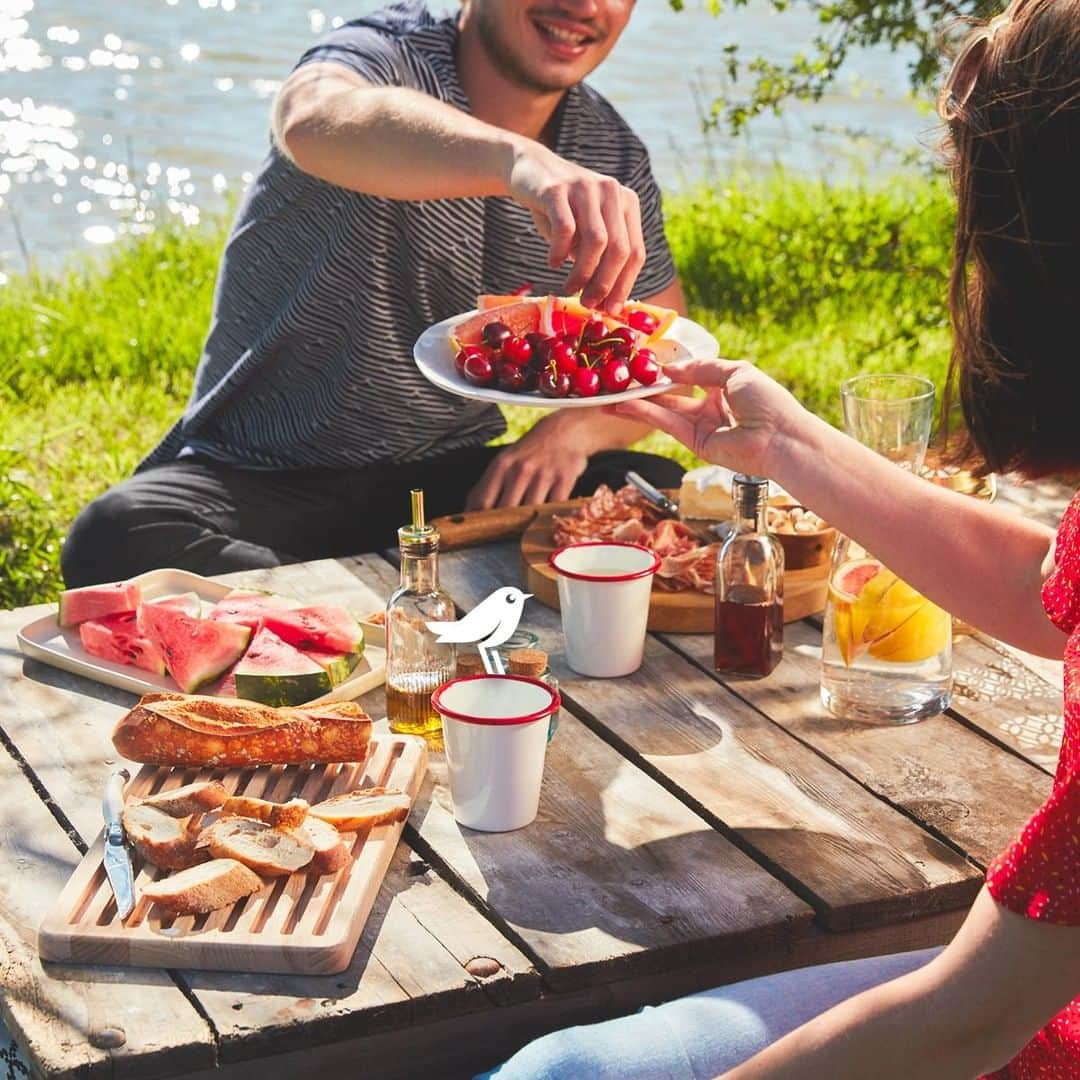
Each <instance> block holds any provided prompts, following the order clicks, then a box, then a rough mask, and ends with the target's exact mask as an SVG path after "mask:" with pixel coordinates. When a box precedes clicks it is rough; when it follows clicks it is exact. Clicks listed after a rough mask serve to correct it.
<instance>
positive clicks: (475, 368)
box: [463, 352, 495, 386]
mask: <svg viewBox="0 0 1080 1080" xmlns="http://www.w3.org/2000/svg"><path fill="white" fill-rule="evenodd" d="M463 374H464V376H465V378H466V379H468V380H469V382H471V383H472V384H473V386H490V385H491V384H492V383H493V382H494V381H495V364H494V362H493V361H492V359H491V357H490V356H488V355H487V354H486V353H482V352H475V353H473V354H472V356H470V357H468V358H467V359H466V361H465V368H464V371H463Z"/></svg>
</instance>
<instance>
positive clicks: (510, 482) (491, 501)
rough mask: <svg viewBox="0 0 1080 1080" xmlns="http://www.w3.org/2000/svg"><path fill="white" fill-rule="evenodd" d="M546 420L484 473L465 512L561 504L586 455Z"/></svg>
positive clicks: (583, 466)
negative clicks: (531, 504)
mask: <svg viewBox="0 0 1080 1080" xmlns="http://www.w3.org/2000/svg"><path fill="white" fill-rule="evenodd" d="M557 419H558V418H556V417H549V418H547V419H546V420H541V421H540V422H539V423H538V424H537V425H536V426H535V427H534V428H532V430H530V431H528V432H526V434H524V435H523V436H522V437H521V438H520V439H519V440H518V441H517V442H516V443H513V444H512V445H510V446H508V447H507V448H506V449H505V450H503V451H502V452H501V453H500V454H499V455H498V457H496V458H495V459H494V461H492V463H491V464H490V465H489V466H488V467H487V469H486V470H485V471H484V475H483V476H481V477H480V479H479V481H478V482H477V484H476V486H475V487H474V488H473V489H472V491H470V492H469V497H468V499H467V500H466V501H465V507H466V509H468V510H490V509H491V508H492V507H493V506H521V505H523V504H529V503H542V502H561V501H562V500H563V499H568V498H570V493H571V492H572V491H573V490H574V485H575V484H576V483H577V482H578V478H579V477H580V476H581V474H582V473H583V472H584V471H585V466H586V464H588V460H589V457H588V453H587V452H586V451H585V450H584V449H581V448H580V442H579V441H574V440H569V439H566V438H565V437H564V436H563V435H561V434H559V432H558V430H557V426H556V425H555V424H553V423H552V422H551V421H552V420H557Z"/></svg>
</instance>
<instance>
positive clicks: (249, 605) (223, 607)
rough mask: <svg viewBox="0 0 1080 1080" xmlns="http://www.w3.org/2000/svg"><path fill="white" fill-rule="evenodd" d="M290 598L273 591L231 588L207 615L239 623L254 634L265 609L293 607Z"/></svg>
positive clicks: (277, 609) (279, 609)
mask: <svg viewBox="0 0 1080 1080" xmlns="http://www.w3.org/2000/svg"><path fill="white" fill-rule="evenodd" d="M295 606H296V604H295V602H294V601H292V600H286V599H285V597H284V596H275V595H274V594H273V593H267V592H255V591H253V590H248V589H233V591H232V592H231V593H228V594H227V595H226V596H224V597H222V598H221V599H220V600H219V601H218V602H217V603H216V604H215V605H214V606H213V607H212V608H211V609H210V611H209V613H208V615H207V617H208V618H210V619H214V620H219V621H221V622H231V623H239V624H240V625H241V626H246V627H248V628H249V629H250V630H251V632H252V633H253V634H254V633H255V632H256V631H257V630H258V629H259V627H260V626H261V625H262V621H263V615H264V614H265V613H266V612H267V611H281V610H285V609H288V608H292V607H295Z"/></svg>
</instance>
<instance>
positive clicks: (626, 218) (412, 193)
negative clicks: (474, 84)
mask: <svg viewBox="0 0 1080 1080" xmlns="http://www.w3.org/2000/svg"><path fill="white" fill-rule="evenodd" d="M273 127H274V137H275V140H276V142H277V144H278V146H280V147H281V148H282V150H283V152H284V153H286V154H287V155H288V156H289V157H290V158H291V159H292V161H293V162H294V163H295V164H296V166H297V167H298V168H300V169H302V170H303V171H304V172H307V173H311V174H312V175H313V176H317V177H319V178H320V179H322V180H326V181H328V182H330V183H332V184H336V185H337V186H339V187H343V188H348V189H349V190H351V191H358V192H361V193H363V194H367V195H377V196H380V197H382V198H386V199H405V200H421V199H451V198H465V197H469V196H487V195H504V196H509V197H510V198H512V199H514V200H515V201H517V202H519V203H520V204H521V205H522V206H524V207H525V208H526V209H527V210H529V212H530V213H531V214H532V216H533V220H534V222H535V223H536V227H537V229H538V231H539V232H540V235H541V236H542V237H543V238H544V239H545V240H546V241H547V242H548V243H549V245H550V252H549V261H550V264H551V266H552V267H553V268H554V267H559V266H562V264H563V263H564V262H565V261H566V260H567V259H568V258H569V259H572V260H573V263H574V268H573V271H572V272H571V274H570V277H569V278H568V279H567V282H566V286H565V290H566V292H567V293H575V292H577V291H578V290H581V294H582V301H583V302H584V303H586V304H588V305H589V306H590V307H600V308H605V307H606V308H612V309H614V308H617V307H618V306H619V305H620V304H622V303H623V301H625V300H626V298H627V297H628V296H629V295H630V290H631V288H632V287H633V284H634V281H635V280H636V279H637V276H638V272H639V271H640V270H641V267H642V265H643V264H644V261H645V242H644V239H643V237H642V231H641V213H640V207H639V204H638V196H637V194H636V192H634V191H632V190H631V189H630V188H628V187H624V186H623V185H622V184H620V183H619V182H618V181H617V180H615V179H614V178H612V177H610V176H603V175H601V174H600V173H595V172H592V171H591V170H589V169H584V168H582V167H581V166H579V165H575V164H573V163H572V162H569V161H566V160H565V159H563V158H561V157H559V156H558V155H557V154H555V153H553V152H552V151H550V150H549V149H548V148H547V147H545V146H543V145H542V144H541V143H539V142H536V141H535V140H533V139H529V138H526V137H525V136H523V135H518V134H515V133H513V132H510V131H505V130H504V129H502V128H499V127H495V126H493V125H491V124H486V123H484V122H483V121H482V120H478V119H476V118H475V117H473V116H469V115H468V114H466V113H464V112H462V111H461V110H460V109H456V108H454V107H453V106H452V105H447V104H446V103H445V102H442V101H439V100H437V99H436V98H433V97H431V96H429V95H427V94H424V93H421V92H419V91H416V90H411V89H408V88H405V87H398V86H376V85H373V84H372V83H370V82H368V81H367V80H366V79H364V78H363V77H362V76H361V75H359V74H358V73H357V72H354V71H352V70H350V69H349V68H346V67H344V66H343V65H341V64H337V63H330V62H322V63H310V64H305V65H304V66H303V67H300V68H298V69H297V70H296V71H294V72H293V73H292V74H291V75H290V76H289V78H288V79H287V80H286V81H285V84H284V86H283V87H282V88H281V93H280V94H279V95H278V98H277V101H276V103H275V106H274V116H273Z"/></svg>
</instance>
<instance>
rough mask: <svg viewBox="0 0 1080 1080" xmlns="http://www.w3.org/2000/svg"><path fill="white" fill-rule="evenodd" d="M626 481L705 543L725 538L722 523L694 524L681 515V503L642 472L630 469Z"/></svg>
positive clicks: (712, 542)
mask: <svg viewBox="0 0 1080 1080" xmlns="http://www.w3.org/2000/svg"><path fill="white" fill-rule="evenodd" d="M626 482H627V483H628V484H630V485H631V486H632V487H634V488H636V489H637V490H638V492H639V493H640V494H641V496H642V497H643V498H644V499H645V501H646V502H647V503H649V504H650V505H652V506H654V507H656V509H657V510H659V511H660V513H661V514H663V515H664V516H665V517H670V518H674V519H675V520H676V521H678V522H679V524H681V525H683V526H684V527H685V528H686V529H688V530H689V531H690V532H691V533H692V534H693V535H694V536H695V537H697V539H698V540H700V541H701V542H702V543H704V544H715V543H716V542H717V540H723V539H724V537H725V536H726V535H727V532H728V530H727V529H725V528H724V527H723V526H722V525H692V524H691V523H690V522H689V521H684V520H683V519H682V518H681V517H680V516H679V504H678V503H676V502H673V501H672V500H671V499H669V498H668V497H667V496H666V495H665V494H664V493H663V492H662V491H661V490H660V489H659V488H655V487H653V486H652V484H650V483H649V481H648V480H646V479H645V477H644V476H642V475H641V474H640V473H636V472H633V471H630V472H628V473H627V474H626Z"/></svg>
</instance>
